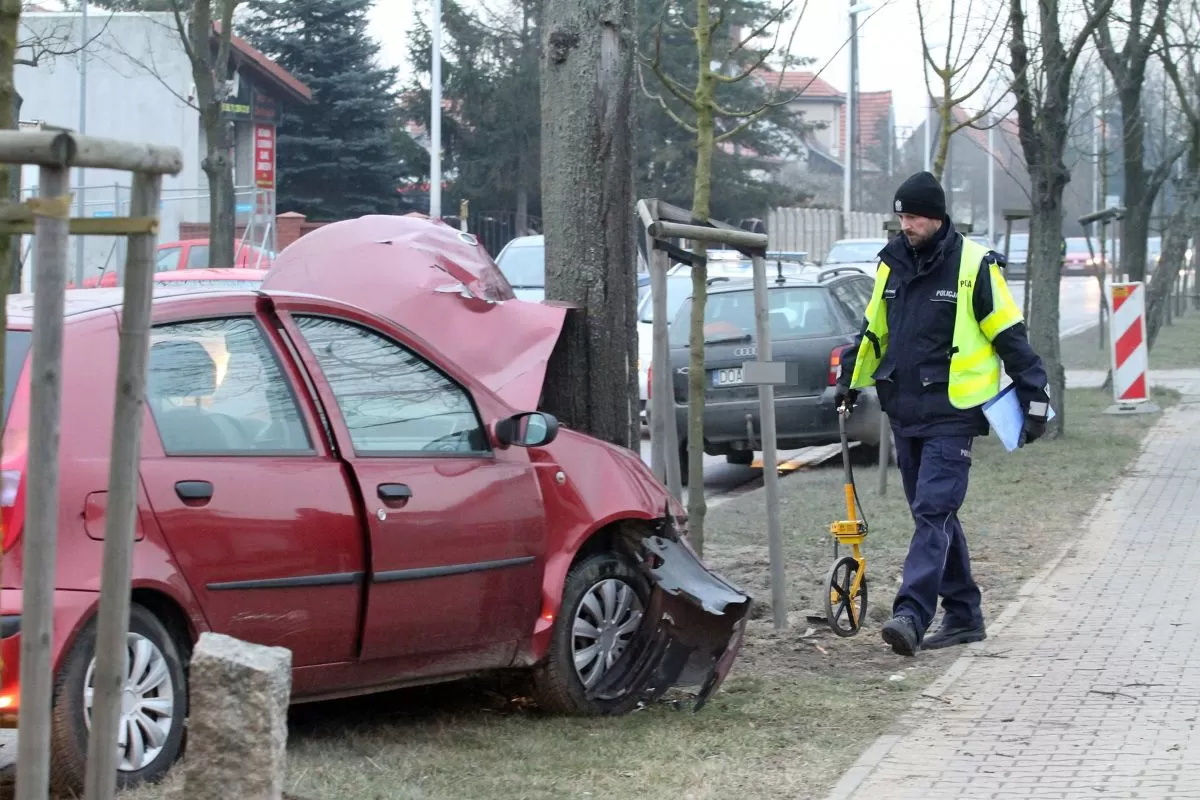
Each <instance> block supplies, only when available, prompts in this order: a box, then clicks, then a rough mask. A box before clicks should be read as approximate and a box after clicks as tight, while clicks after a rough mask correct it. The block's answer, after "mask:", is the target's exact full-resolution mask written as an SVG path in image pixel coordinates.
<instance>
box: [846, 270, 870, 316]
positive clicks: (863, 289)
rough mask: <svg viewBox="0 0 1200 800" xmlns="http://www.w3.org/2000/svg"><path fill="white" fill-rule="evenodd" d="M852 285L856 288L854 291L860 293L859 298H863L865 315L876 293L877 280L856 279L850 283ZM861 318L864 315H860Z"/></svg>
mask: <svg viewBox="0 0 1200 800" xmlns="http://www.w3.org/2000/svg"><path fill="white" fill-rule="evenodd" d="M850 284H851V285H852V286H853V287H854V290H855V291H856V292H858V296H859V297H860V298H861V302H862V309H863V314H865V313H866V311H867V306H868V305H870V303H871V295H873V294H874V293H875V279H874V278H855V279H854V280H853V281H851V282H850ZM859 316H860V317H861V316H862V314H859Z"/></svg>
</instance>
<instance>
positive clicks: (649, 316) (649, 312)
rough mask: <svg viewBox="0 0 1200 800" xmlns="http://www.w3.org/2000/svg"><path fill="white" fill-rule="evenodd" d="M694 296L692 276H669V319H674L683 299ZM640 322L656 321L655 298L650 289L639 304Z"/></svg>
mask: <svg viewBox="0 0 1200 800" xmlns="http://www.w3.org/2000/svg"><path fill="white" fill-rule="evenodd" d="M691 296H692V276H691V274H686V275H671V276H669V277H668V278H667V319H673V318H674V316H675V312H676V311H678V310H679V306H681V305H683V301H685V300H687V299H688V298H689V297H691ZM638 322H654V300H653V299H652V296H651V294H650V292H649V291H647V292H646V294H645V295H644V296H643V297H642V299H641V302H640V303H639V304H638Z"/></svg>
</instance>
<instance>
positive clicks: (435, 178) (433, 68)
mask: <svg viewBox="0 0 1200 800" xmlns="http://www.w3.org/2000/svg"><path fill="white" fill-rule="evenodd" d="M430 30H431V32H432V34H433V53H432V63H431V64H430V68H429V218H430V219H441V217H442V0H433V24H432V26H431V28H430Z"/></svg>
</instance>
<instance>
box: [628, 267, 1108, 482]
mask: <svg viewBox="0 0 1200 800" xmlns="http://www.w3.org/2000/svg"><path fill="white" fill-rule="evenodd" d="M1010 288H1011V289H1012V293H1013V299H1014V300H1016V302H1017V304H1018V305H1021V306H1022V307H1024V298H1025V286H1024V281H1021V280H1018V281H1015V282H1014V283H1013V284H1012V285H1011V287H1010ZM1058 309H1059V330H1060V331H1061V332H1062V335H1063V336H1070V335H1072V334H1075V333H1079V332H1080V331H1084V330H1087V329H1088V328H1090V327H1094V326H1095V325H1096V323H1097V322H1098V321H1099V317H1100V286H1099V284H1098V283H1097V281H1096V279H1095V278H1086V277H1079V278H1075V277H1073V278H1063V281H1062V285H1061V288H1060V290H1059V297H1058ZM837 452H838V448H837V446H836V445H834V446H824V447H806V448H804V449H803V450H785V451H780V453H779V462H780V465H781V471H785V472H786V471H791V469H792V468H794V467H795V466H797V465H811V464H819V463H821V462H822V461H825V460H827V459H829V458H831V457H832V456H833V455H835V454H836V453H837ZM641 453H642V459H643V460H644V461H645V462H646V463H647V464H649V463H650V440H649V439H648V438H644V439H642V448H641ZM761 456H762V454H761V453H759V457H761ZM761 478H762V470H761V469H758V468H754V467H740V466H737V465H736V464H728V463H726V462H725V457H724V456H705V457H704V493H705V495H706V496H707V497H708V498H709V500H710V505H711V504H716V503H719V502H720V501H721V498H723V497H729V496H731V495H732V493H735V492H736V491H737V490H739V489H742V488H747V487H749V486H752V485H753V484H756V483H757V482H758V481H759V480H761Z"/></svg>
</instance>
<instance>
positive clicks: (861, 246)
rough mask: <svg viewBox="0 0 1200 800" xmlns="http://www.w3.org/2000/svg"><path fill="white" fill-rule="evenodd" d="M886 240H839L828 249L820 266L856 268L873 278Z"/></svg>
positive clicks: (885, 245)
mask: <svg viewBox="0 0 1200 800" xmlns="http://www.w3.org/2000/svg"><path fill="white" fill-rule="evenodd" d="M887 243H888V240H887V239H839V240H838V241H836V242H834V243H833V246H832V247H830V248H829V254H828V255H826V256H825V260H824V261H823V262H822V266H825V267H834V266H836V267H858V268H859V269H860V270H862V271H863V273H865V274H866V275H870V276H871V277H874V276H875V268H876V267H877V266H878V264H879V251H880V250H882V249H883V248H885V247H887Z"/></svg>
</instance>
